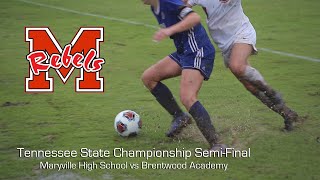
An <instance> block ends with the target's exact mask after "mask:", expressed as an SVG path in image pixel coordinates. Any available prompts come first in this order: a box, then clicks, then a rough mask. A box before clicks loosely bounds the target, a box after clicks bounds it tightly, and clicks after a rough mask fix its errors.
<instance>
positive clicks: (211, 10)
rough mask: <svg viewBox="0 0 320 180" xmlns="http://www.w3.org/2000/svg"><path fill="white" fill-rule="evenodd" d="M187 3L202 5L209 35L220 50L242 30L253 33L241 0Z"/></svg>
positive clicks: (225, 47)
mask: <svg viewBox="0 0 320 180" xmlns="http://www.w3.org/2000/svg"><path fill="white" fill-rule="evenodd" d="M188 3H189V4H190V5H191V6H194V5H200V6H202V7H203V9H204V10H205V12H206V14H207V25H208V29H209V31H210V34H211V37H212V39H213V41H214V42H215V43H216V44H217V45H218V47H219V48H220V49H221V50H222V52H224V51H227V50H228V49H229V48H230V46H231V45H232V44H233V43H234V41H235V40H236V38H237V36H238V34H239V33H242V31H244V30H247V31H249V33H250V32H252V31H253V32H252V33H253V34H254V35H255V30H254V28H253V26H252V25H251V23H250V21H249V18H248V17H247V16H246V15H245V14H244V12H243V9H242V6H241V0H229V2H227V3H222V2H220V1H219V0H189V2H188ZM248 28H249V29H248ZM254 43H255V42H254Z"/></svg>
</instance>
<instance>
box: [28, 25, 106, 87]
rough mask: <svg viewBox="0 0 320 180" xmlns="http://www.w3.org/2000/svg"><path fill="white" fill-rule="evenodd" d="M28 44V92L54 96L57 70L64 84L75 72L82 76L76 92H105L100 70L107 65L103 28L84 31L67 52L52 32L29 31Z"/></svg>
mask: <svg viewBox="0 0 320 180" xmlns="http://www.w3.org/2000/svg"><path fill="white" fill-rule="evenodd" d="M25 35H26V39H25V41H26V42H29V52H30V53H29V54H28V55H27V60H28V61H29V77H27V78H26V79H25V91H26V92H53V89H54V88H53V77H50V76H49V69H50V68H53V69H55V71H56V72H57V74H58V75H59V77H60V79H61V80H62V82H63V83H66V82H67V80H68V79H69V77H70V75H71V74H72V72H73V70H74V69H75V68H77V69H80V76H78V77H77V78H75V91H76V92H103V91H104V78H103V77H100V70H101V69H102V65H103V64H104V63H105V60H104V59H103V58H99V55H100V42H103V27H98V28H96V27H95V28H80V29H79V31H78V33H77V34H76V35H75V37H74V38H73V40H72V41H71V43H70V44H67V45H66V46H65V47H64V48H63V49H62V48H61V46H60V44H59V43H58V41H57V40H56V38H55V37H54V35H53V34H52V33H51V31H50V29H49V28H47V27H44V28H28V27H26V28H25Z"/></svg>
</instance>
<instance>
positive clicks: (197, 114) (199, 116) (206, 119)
mask: <svg viewBox="0 0 320 180" xmlns="http://www.w3.org/2000/svg"><path fill="white" fill-rule="evenodd" d="M189 113H190V114H191V115H192V117H193V119H194V120H195V121H196V123H197V126H198V128H199V129H200V131H201V133H202V134H203V136H204V137H205V138H206V140H207V141H208V143H209V144H210V145H212V144H216V143H218V137H217V134H216V131H215V129H214V127H213V125H212V122H211V119H210V116H209V114H208V112H207V110H206V109H205V108H204V107H203V106H202V104H201V103H200V102H199V101H197V102H195V103H194V104H193V105H192V106H191V108H190V110H189Z"/></svg>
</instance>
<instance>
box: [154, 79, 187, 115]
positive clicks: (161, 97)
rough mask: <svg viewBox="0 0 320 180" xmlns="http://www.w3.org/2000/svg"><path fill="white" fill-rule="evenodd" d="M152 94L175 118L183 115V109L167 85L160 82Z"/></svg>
mask: <svg viewBox="0 0 320 180" xmlns="http://www.w3.org/2000/svg"><path fill="white" fill-rule="evenodd" d="M151 94H152V95H153V96H154V97H156V99H157V101H158V102H159V103H160V104H161V106H162V107H163V108H164V109H166V110H167V111H168V112H169V113H170V114H171V115H172V116H173V117H174V118H175V117H178V116H181V115H182V114H183V112H182V110H181V108H180V107H179V105H178V103H177V102H176V100H175V99H174V97H173V95H172V93H171V91H170V90H169V88H168V87H167V86H166V85H164V84H162V83H161V82H158V84H157V85H156V86H155V87H154V88H153V89H152V90H151Z"/></svg>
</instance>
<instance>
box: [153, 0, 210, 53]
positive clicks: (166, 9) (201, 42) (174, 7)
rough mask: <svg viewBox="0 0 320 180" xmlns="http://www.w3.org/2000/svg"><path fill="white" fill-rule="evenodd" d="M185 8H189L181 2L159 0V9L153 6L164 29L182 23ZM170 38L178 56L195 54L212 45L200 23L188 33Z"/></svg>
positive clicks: (177, 0)
mask: <svg viewBox="0 0 320 180" xmlns="http://www.w3.org/2000/svg"><path fill="white" fill-rule="evenodd" d="M184 8H187V7H186V6H185V5H184V4H183V2H182V1H181V0H159V5H158V8H157V9H154V8H153V7H152V6H151V10H152V12H153V14H154V15H155V17H156V18H157V20H158V23H159V25H160V26H161V27H163V28H165V27H170V26H172V25H174V24H177V23H178V22H180V21H181V20H182V19H183V17H182V13H181V12H182V11H183V9H184ZM170 38H171V39H173V41H174V44H175V46H176V48H177V53H178V54H188V53H194V52H196V51H198V50H199V49H201V48H202V47H204V46H207V45H208V44H210V45H211V42H210V40H209V37H208V35H207V33H206V31H205V29H204V28H203V26H202V25H201V24H200V23H199V24H198V25H196V26H194V27H193V28H191V29H189V30H187V31H184V32H180V33H176V34H174V35H172V36H171V37H170Z"/></svg>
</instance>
